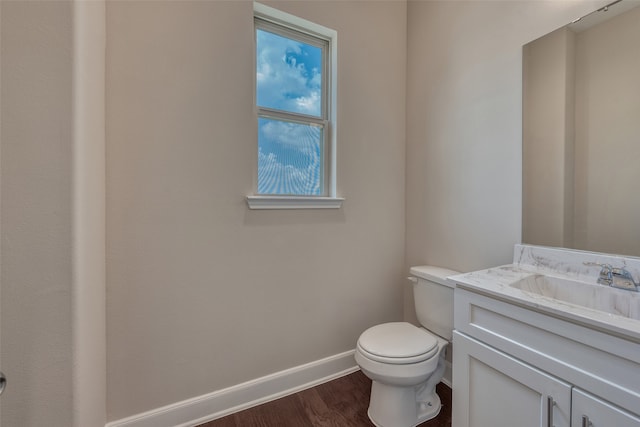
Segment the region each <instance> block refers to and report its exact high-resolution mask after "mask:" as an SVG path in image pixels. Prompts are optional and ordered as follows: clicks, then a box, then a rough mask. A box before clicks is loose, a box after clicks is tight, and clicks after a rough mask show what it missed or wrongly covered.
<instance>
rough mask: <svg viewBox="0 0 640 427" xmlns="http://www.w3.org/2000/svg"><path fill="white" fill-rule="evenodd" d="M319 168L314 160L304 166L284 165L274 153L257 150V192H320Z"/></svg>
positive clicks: (303, 193)
mask: <svg viewBox="0 0 640 427" xmlns="http://www.w3.org/2000/svg"><path fill="white" fill-rule="evenodd" d="M319 176H320V175H319V168H318V164H317V162H316V161H312V162H311V163H310V164H309V165H307V166H306V167H295V166H293V165H285V164H283V163H281V162H280V161H279V160H278V156H277V155H276V154H275V153H268V154H265V153H263V152H262V151H261V150H258V192H259V193H262V194H298V195H317V194H320V192H321V188H320V185H321V183H320V179H319Z"/></svg>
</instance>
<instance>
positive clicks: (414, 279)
mask: <svg viewBox="0 0 640 427" xmlns="http://www.w3.org/2000/svg"><path fill="white" fill-rule="evenodd" d="M407 280H410V281H412V282H413V283H418V279H417V278H415V277H413V276H409V277H407Z"/></svg>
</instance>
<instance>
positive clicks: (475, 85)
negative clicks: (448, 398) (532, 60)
mask: <svg viewBox="0 0 640 427" xmlns="http://www.w3.org/2000/svg"><path fill="white" fill-rule="evenodd" d="M602 3H603V2H596V1H581V2H572V1H554V2H546V1H514V2H511V1H424V2H423V1H410V2H409V3H408V14H407V16H408V23H407V25H408V49H407V57H408V59H409V61H408V66H407V70H408V78H407V89H408V90H407V148H406V150H407V163H406V174H407V181H406V211H407V217H406V228H407V233H406V250H405V253H406V259H405V266H407V267H408V266H410V265H415V264H423V263H428V264H433V265H439V266H442V267H448V268H451V269H454V270H458V271H471V270H476V269H481V268H487V267H490V266H494V265H499V264H505V263H508V262H510V261H511V259H512V252H513V245H514V243H517V242H519V241H520V234H521V230H520V229H521V212H522V209H521V203H522V189H521V186H522V179H521V176H522V167H521V164H522V149H521V143H522V46H523V45H524V44H525V43H528V42H530V41H531V40H534V39H536V38H538V37H540V36H542V35H544V34H546V33H548V32H551V31H553V30H555V29H556V28H559V27H560V26H562V25H565V24H567V23H568V22H570V21H572V20H573V19H575V18H577V17H580V16H583V15H585V14H586V13H588V12H590V11H592V10H595V9H596V8H597V6H598V5H599V4H602ZM412 305H413V302H412V298H411V294H410V292H409V288H406V290H405V307H406V308H405V315H406V318H407V319H413V313H412V310H413V309H412Z"/></svg>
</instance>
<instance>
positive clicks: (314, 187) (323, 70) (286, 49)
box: [247, 3, 342, 209]
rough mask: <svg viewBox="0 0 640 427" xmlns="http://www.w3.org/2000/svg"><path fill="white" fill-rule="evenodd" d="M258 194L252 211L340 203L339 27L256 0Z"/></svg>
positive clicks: (313, 206)
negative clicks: (337, 150) (337, 145)
mask: <svg viewBox="0 0 640 427" xmlns="http://www.w3.org/2000/svg"><path fill="white" fill-rule="evenodd" d="M254 12H255V18H254V20H255V47H256V49H255V103H256V105H255V107H256V120H257V127H258V134H257V147H256V149H257V158H258V162H257V174H256V175H257V182H256V191H255V192H256V195H255V196H249V197H247V200H248V202H249V207H250V208H253V209H255V208H276V209H277V208H309V207H310V208H318V207H334V208H335V207H340V204H341V202H342V199H339V198H337V197H336V194H335V193H336V183H335V163H336V162H335V136H336V129H335V87H334V84H335V69H336V68H335V59H336V58H335V39H336V34H335V31H332V30H329V29H327V28H324V27H321V26H319V25H316V24H313V23H311V22H308V21H305V20H302V19H300V18H297V17H294V16H291V15H288V14H285V13H283V12H280V11H278V10H275V9H272V8H269V7H266V6H264V5H261V4H258V3H255V4H254Z"/></svg>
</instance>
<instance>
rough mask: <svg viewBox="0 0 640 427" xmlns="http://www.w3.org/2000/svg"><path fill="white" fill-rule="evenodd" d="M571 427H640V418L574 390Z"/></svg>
mask: <svg viewBox="0 0 640 427" xmlns="http://www.w3.org/2000/svg"><path fill="white" fill-rule="evenodd" d="M571 426H572V427H614V426H615V427H640V417H638V416H637V415H633V414H630V413H629V412H626V411H625V410H623V409H620V408H618V407H616V406H613V405H611V404H610V403H607V402H605V401H603V400H600V399H598V398H597V397H595V396H592V395H590V394H589V393H586V392H584V391H582V390H580V389H577V388H574V389H573V403H572V407H571Z"/></svg>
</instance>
